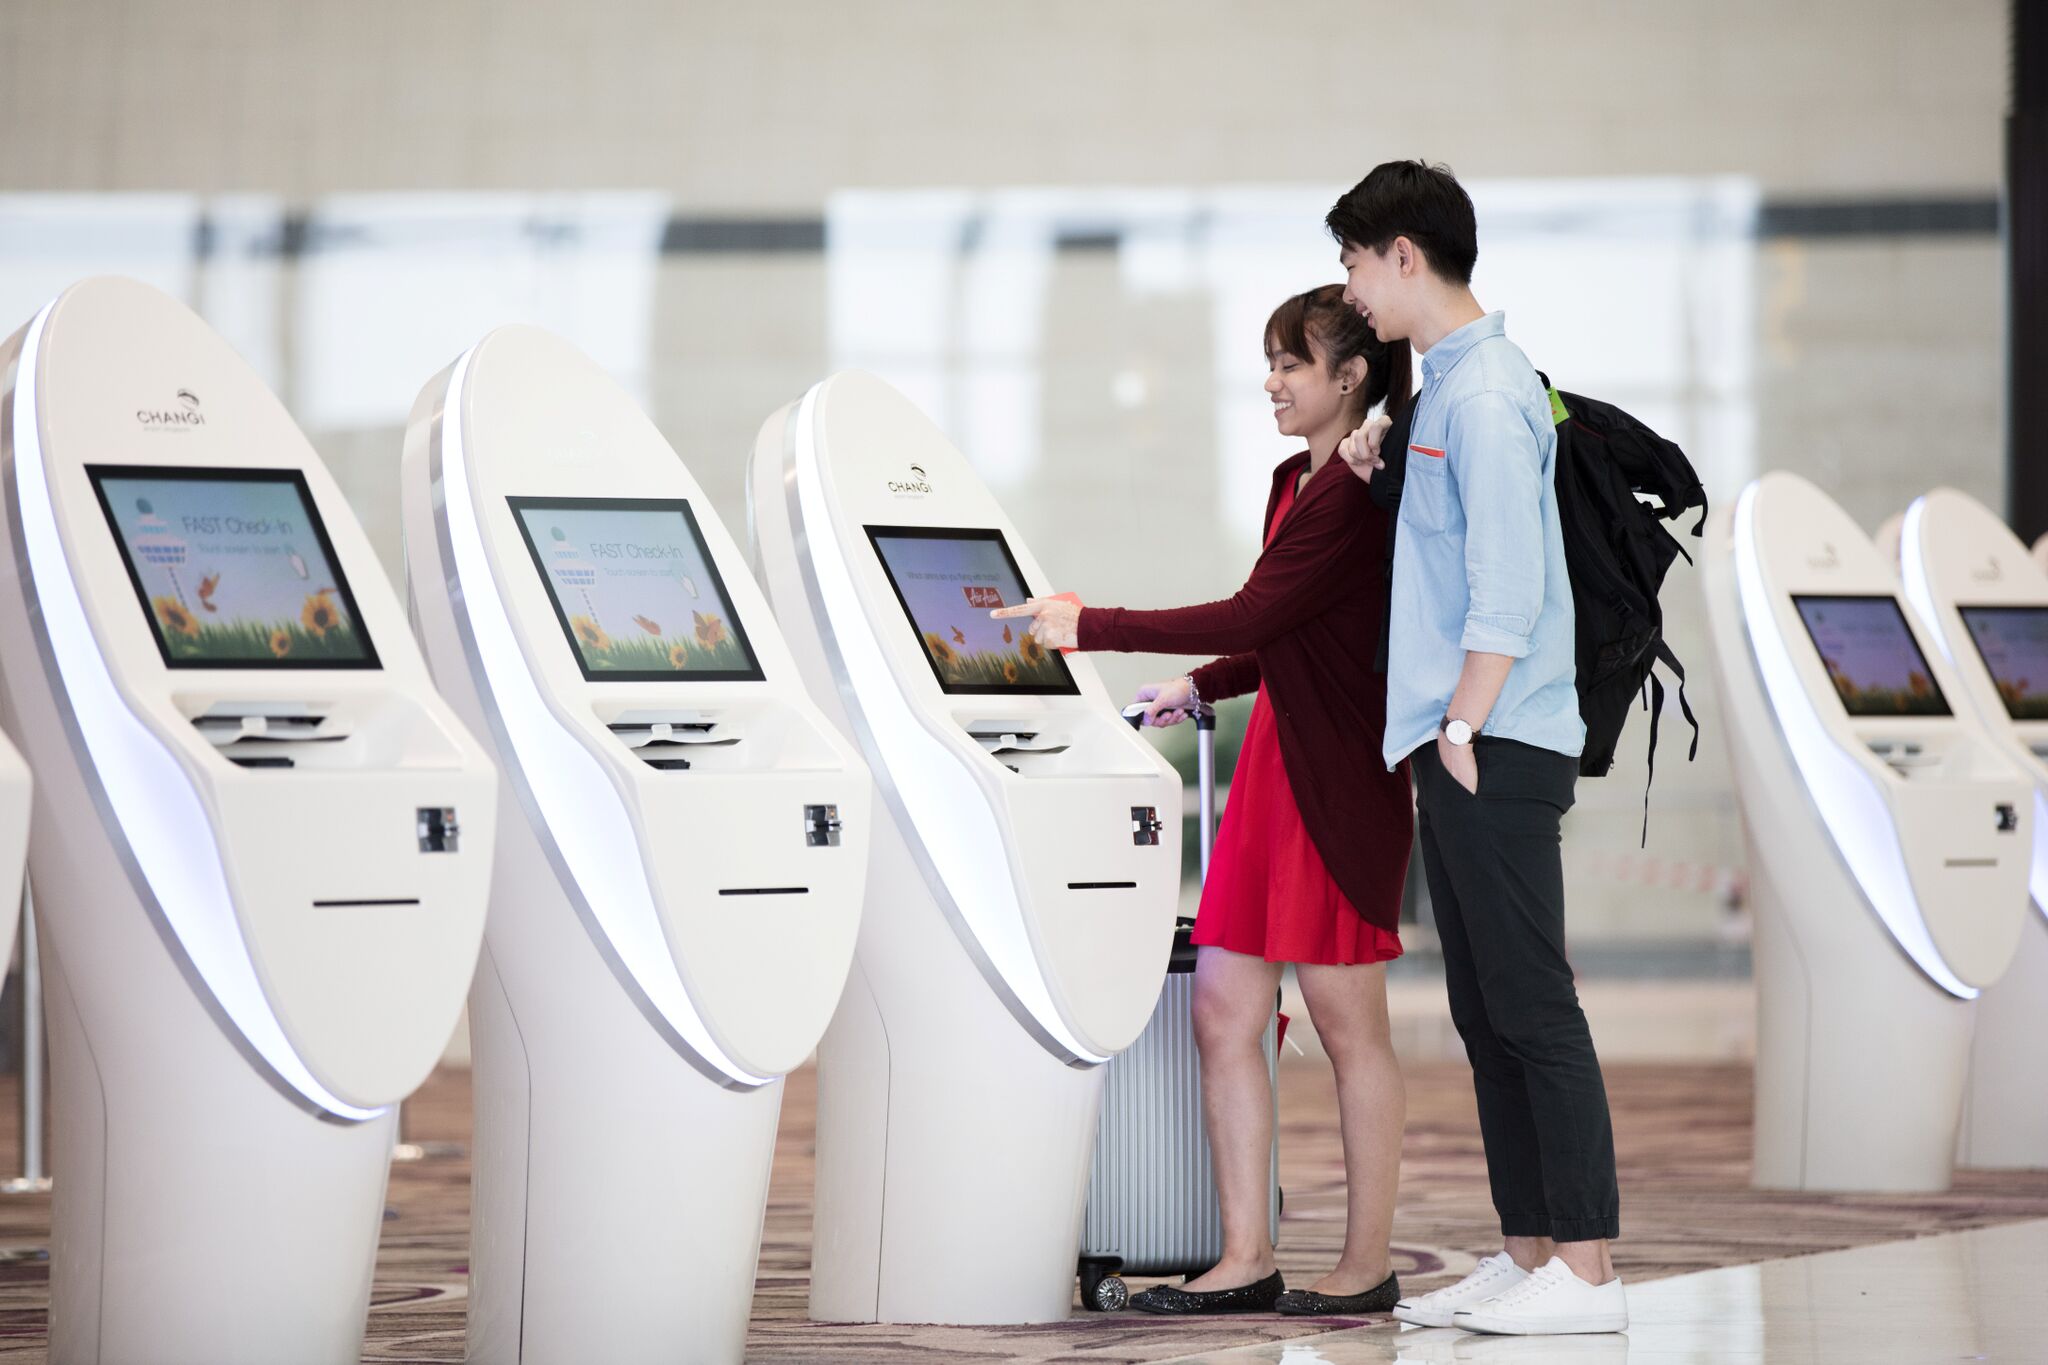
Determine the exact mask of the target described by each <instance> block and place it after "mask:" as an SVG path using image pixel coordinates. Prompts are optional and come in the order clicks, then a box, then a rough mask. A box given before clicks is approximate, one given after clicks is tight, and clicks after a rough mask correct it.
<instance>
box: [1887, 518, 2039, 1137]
mask: <svg viewBox="0 0 2048 1365" xmlns="http://www.w3.org/2000/svg"><path fill="white" fill-rule="evenodd" d="M1899 563H1900V569H1901V571H1902V576H1903V577H1904V579H1905V586H1906V599H1907V601H1909V602H1911V603H1912V604H1913V609H1914V611H1915V612H1917V613H1918V614H1919V617H1920V620H1921V622H1922V624H1924V625H1925V626H1926V628H1927V630H1928V633H1929V634H1931V635H1932V636H1933V637H1934V642H1935V644H1936V646H1937V647H1938V648H1939V649H1940V650H1941V653H1942V657H1943V658H1945V659H1947V660H1948V662H1949V663H1950V665H1951V666H1952V667H1953V668H1954V670H1955V673H1956V676H1957V678H1958V679H1959V680H1960V681H1961V684H1962V687H1961V691H1962V695H1963V698H1964V700H1965V701H1966V702H1967V703H1968V709H1969V710H1970V711H1971V712H1972V713H1973V714H1974V715H1975V716H1976V718H1977V720H1978V722H1979V723H1980V724H1982V725H1983V727H1984V729H1985V730H1986V731H1987V732H1988V733H1989V734H1990V735H1991V736H1992V737H1993V738H1994V739H1995V740H1996V741H1997V742H1998V743H1999V744H2000V745H2001V746H2002V748H2003V749H2004V751H2005V753H2006V754H2007V756H2008V757H2010V758H2011V759H2012V761H2013V762H2014V763H2015V764H2016V765H2018V766H2019V768H2020V769H2021V770H2022V771H2024V772H2025V773H2026V774H2027V776H2028V777H2029V778H2031V779H2032V782H2033V787H2034V848H2033V868H2032V872H2031V875H2030V883H2029V884H2030V889H2031V891H2032V894H2033V902H2034V908H2035V909H2036V910H2037V911H2039V912H2040V913H2038V914H2035V915H2032V916H2029V917H2028V920H2027V924H2026V927H2025V928H2024V929H2022V930H2021V932H2020V946H2019V950H2018V952H2017V954H2016V956H2015V957H2014V959H2013V963H2012V966H2011V967H2009V968H2008V969H2007V970H2006V973H2005V975H2004V977H2003V978H2001V979H2000V980H1999V981H1998V982H1997V984H1995V985H1992V986H1989V987H1987V988H1986V989H1985V991H1984V994H1983V996H1982V997H1981V999H1980V1000H1979V1001H1978V1005H1977V1031H1976V1037H1975V1039H1974V1040H1973V1042H1972V1045H1971V1055H1970V1084H1969V1091H1968V1095H1967V1101H1966V1103H1965V1106H1964V1110H1963V1131H1962V1137H1961V1139H1960V1140H1959V1142H1958V1143H1957V1147H1956V1159H1957V1160H1958V1161H1959V1162H1961V1163H1962V1164H1963V1165H1965V1166H1996V1167H2005V1168H2040V1167H2043V1166H2048V1045H2044V1040H2048V796H2044V793H2048V569H2044V568H2043V567H2042V565H2041V564H2040V563H2038V562H2037V561H2036V560H2035V558H2034V556H2033V555H2032V554H2031V553H2029V551H2028V549H2027V547H2026V545H2025V543H2024V542H2022V541H2021V540H2020V538H2019V537H2018V536H2016V535H2014V534H2013V533H2012V530H2011V528H2009V527H2008V526H2007V525H2006V524H2005V522H2004V521H2003V520H2002V519H2001V518H2000V517H1999V516H1998V515H1997V514H1996V513H1994V512H1993V511H1992V510H1991V509H1990V508H1988V507H1986V506H1984V505H1983V504H1982V503H1980V502H1978V501H1977V500H1976V499H1974V498H1971V497H1969V496H1968V495H1967V494H1963V493H1959V492H1957V491H1956V490H1955V489H1953V488H1937V489H1935V490H1934V491H1933V492H1931V493H1928V494H1927V495H1926V496H1924V497H1921V498H1917V499H1915V500H1914V502H1913V504H1912V505H1911V506H1910V507H1908V508H1907V509H1906V513H1905V517H1904V520H1903V524H1902V526H1901V528H1900V534H1899Z"/></svg>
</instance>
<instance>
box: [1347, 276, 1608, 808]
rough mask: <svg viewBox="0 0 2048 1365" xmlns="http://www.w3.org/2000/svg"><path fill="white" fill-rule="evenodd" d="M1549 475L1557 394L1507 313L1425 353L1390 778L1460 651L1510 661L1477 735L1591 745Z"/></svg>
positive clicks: (1445, 690)
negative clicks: (1512, 334)
mask: <svg viewBox="0 0 2048 1365" xmlns="http://www.w3.org/2000/svg"><path fill="white" fill-rule="evenodd" d="M1556 462H1557V432H1556V430H1555V429H1554V428H1553V427H1552V425H1551V417H1550V399H1549V395H1548V394H1546V393H1545V392H1544V389H1543V385H1542V382H1541V381H1539V380H1538V379H1537V378H1536V370H1535V368H1534V367H1533V366H1531V365H1530V364H1529V358H1528V357H1527V356H1525V355H1523V354H1522V350H1521V348H1520V347H1519V346H1517V345H1515V344H1514V343H1513V342H1512V341H1509V340H1508V339H1507V336H1506V334H1505V332H1504V330H1503V324H1502V314H1500V313H1488V314H1487V315H1486V316H1485V317H1483V318H1480V319H1478V320H1477V321H1475V322H1468V323H1466V324H1465V325H1464V326H1463V327H1460V328H1459V329H1458V330H1457V331H1455V332H1452V333H1451V334H1450V335H1449V336H1447V337H1444V338H1443V339H1442V340H1441V341H1439V342H1437V344H1436V345H1434V346H1432V347H1430V348H1429V350H1428V352H1427V353H1425V354H1424V355H1423V357H1422V392H1421V393H1420V394H1419V395H1418V396H1417V398H1416V400H1415V419H1414V426H1413V428H1412V429H1411V430H1410V432H1409V435H1408V470H1407V479H1406V483H1405V486H1404V487H1403V488H1402V490H1401V515H1400V523H1399V529H1398V534H1397V535H1396V537H1395V541H1394V584H1393V603H1392V606H1391V608H1390V611H1389V627H1388V641H1387V730H1386V746H1385V751H1384V753H1385V758H1386V760H1387V766H1388V767H1389V768H1391V767H1393V766H1394V765H1395V764H1397V763H1399V762H1400V761H1401V760H1402V759H1403V758H1405V757H1407V756H1408V755H1409V754H1411V753H1413V752H1414V751H1415V750H1416V749H1419V748H1421V747H1422V746H1423V745H1424V744H1427V743H1429V742H1430V741H1432V740H1433V739H1434V738H1435V737H1436V733H1437V727H1438V725H1439V724H1441V723H1442V721H1443V719H1444V711H1445V709H1446V708H1448V707H1449V705H1450V702H1451V693H1452V692H1454V691H1455V690H1456V689H1457V686H1458V675H1459V673H1460V671H1461V670H1462V669H1463V668H1464V665H1465V655H1466V652H1467V651H1477V652H1483V653H1488V654H1505V655H1507V656H1509V657H1510V658H1512V659H1513V660H1514V661H1515V662H1514V666H1513V668H1512V669H1511V670H1510V671H1509V673H1508V680H1507V685H1506V686H1505V687H1503V688H1502V689H1501V693H1500V698H1499V700H1498V701H1496V702H1495V703H1494V705H1493V710H1492V712H1491V713H1489V714H1488V716H1487V718H1486V725H1485V728H1484V729H1483V730H1482V731H1481V733H1483V734H1488V735H1496V736H1499V737H1500V738H1503V739H1513V740H1519V741H1521V742H1522V743H1524V744H1533V745H1535V746H1537V747H1538V748H1543V749H1551V750H1554V751H1556V752H1557V753H1561V754H1569V755H1573V756H1576V755H1577V754H1578V753H1579V751H1580V750H1581V749H1583V748H1584V747H1585V744H1586V727H1585V725H1584V723H1583V722H1581V721H1580V719H1579V693H1578V687H1577V684H1576V682H1575V678H1576V675H1577V660H1576V656H1575V647H1574V639H1573V628H1572V590H1571V581H1570V579H1569V577H1568V576H1567V574H1566V572H1565V563H1564V533H1563V531H1562V529H1561V527H1560V524H1559V522H1558V514H1557V489H1556V486H1555V484H1554V482H1553V478H1552V476H1553V474H1554V472H1555V466H1556Z"/></svg>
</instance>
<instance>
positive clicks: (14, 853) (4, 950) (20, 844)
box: [0, 735, 33, 970]
mask: <svg viewBox="0 0 2048 1365" xmlns="http://www.w3.org/2000/svg"><path fill="white" fill-rule="evenodd" d="M32 792H33V786H32V784H31V782H30V780H29V773H28V764H26V763H24V762H23V761H22V758H21V751H20V750H18V749H16V748H15V747H14V745H13V743H12V742H11V741H10V740H9V739H8V738H7V736H5V735H0V964H5V963H8V962H12V961H13V960H14V935H15V932H16V930H17V929H19V928H20V926H21V916H20V914H18V913H17V912H16V910H14V909H10V908H8V906H7V903H6V898H7V897H9V896H14V897H17V898H18V897H19V895H20V893H21V888H22V885H23V881H22V872H23V870H24V868H25V867H26V866H27V862H28V811H29V803H30V800H31V799H32ZM16 904H17V905H19V900H18V899H17V901H16ZM0 970H5V968H4V965H0Z"/></svg>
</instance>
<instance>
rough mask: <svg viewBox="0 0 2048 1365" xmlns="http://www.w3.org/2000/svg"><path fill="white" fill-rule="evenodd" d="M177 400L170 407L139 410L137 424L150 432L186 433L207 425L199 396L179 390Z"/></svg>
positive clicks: (136, 415)
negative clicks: (193, 428) (191, 429)
mask: <svg viewBox="0 0 2048 1365" xmlns="http://www.w3.org/2000/svg"><path fill="white" fill-rule="evenodd" d="M175 398H176V401H175V402H174V403H172V405H171V406H169V407H163V408H137V409H136V410H135V420H136V422H138V423H139V424H141V425H142V426H143V427H144V428H145V429H147V430H150V431H184V430H188V429H189V428H192V427H203V426H205V425H206V414H205V413H203V412H201V411H200V410H199V395H198V394H196V393H194V392H192V390H190V389H179V390H178V392H177V394H176V395H175Z"/></svg>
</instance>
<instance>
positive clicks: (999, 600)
mask: <svg viewBox="0 0 2048 1365" xmlns="http://www.w3.org/2000/svg"><path fill="white" fill-rule="evenodd" d="M960 591H961V592H964V593H966V594H967V605H968V606H970V607H987V608H988V609H989V610H991V611H993V610H994V609H995V608H997V607H1000V606H1002V605H1004V603H1003V590H1002V589H1001V588H962V589H960Z"/></svg>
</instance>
